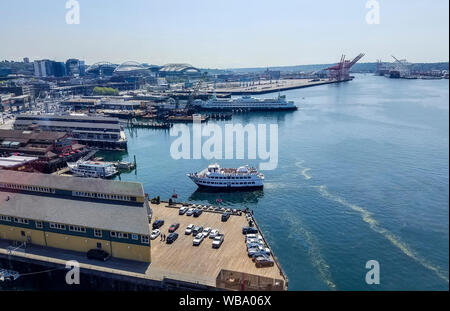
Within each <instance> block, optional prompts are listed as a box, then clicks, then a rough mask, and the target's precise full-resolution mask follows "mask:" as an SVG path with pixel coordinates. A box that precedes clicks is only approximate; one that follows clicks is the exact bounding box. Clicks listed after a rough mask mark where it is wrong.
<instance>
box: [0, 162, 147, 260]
mask: <svg viewBox="0 0 450 311" xmlns="http://www.w3.org/2000/svg"><path fill="white" fill-rule="evenodd" d="M0 202H1V203H0V206H1V208H0V239H3V240H9V241H13V242H16V243H17V244H20V243H25V245H26V244H36V245H40V246H46V247H53V248H59V249H65V250H70V251H76V252H84V253H86V252H87V251H89V250H91V249H102V250H104V251H106V252H108V253H109V254H111V256H112V257H116V258H122V259H129V260H135V261H142V262H150V261H151V254H150V239H149V235H150V226H149V215H150V207H149V204H148V201H147V197H146V196H145V194H144V191H143V188H142V184H140V183H132V182H121V181H111V180H99V179H92V178H78V177H65V176H58V175H46V174H35V173H22V172H15V171H5V170H0ZM22 245H23V244H22Z"/></svg>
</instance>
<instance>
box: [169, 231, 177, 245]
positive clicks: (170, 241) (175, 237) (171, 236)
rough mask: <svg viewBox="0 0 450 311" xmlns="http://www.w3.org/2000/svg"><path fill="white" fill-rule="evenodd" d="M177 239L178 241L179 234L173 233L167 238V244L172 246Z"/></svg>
mask: <svg viewBox="0 0 450 311" xmlns="http://www.w3.org/2000/svg"><path fill="white" fill-rule="evenodd" d="M176 239H178V233H176V232H172V233H170V234H169V235H168V236H167V238H166V243H167V244H172V243H173V242H174V241H175V240H176Z"/></svg>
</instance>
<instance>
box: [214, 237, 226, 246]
mask: <svg viewBox="0 0 450 311" xmlns="http://www.w3.org/2000/svg"><path fill="white" fill-rule="evenodd" d="M224 239H225V236H224V235H223V234H218V235H216V236H215V237H214V240H213V242H212V248H219V247H220V246H221V245H222V243H223V240H224Z"/></svg>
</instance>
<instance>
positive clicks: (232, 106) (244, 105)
mask: <svg viewBox="0 0 450 311" xmlns="http://www.w3.org/2000/svg"><path fill="white" fill-rule="evenodd" d="M194 105H195V106H196V107H197V108H200V109H203V110H297V106H296V105H295V104H294V102H293V101H287V100H286V96H285V95H278V97H277V98H263V99H261V98H254V97H251V96H243V97H240V98H233V99H222V98H217V97H216V96H213V97H212V98H211V99H209V100H207V101H203V100H195V101H194Z"/></svg>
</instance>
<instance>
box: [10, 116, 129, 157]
mask: <svg viewBox="0 0 450 311" xmlns="http://www.w3.org/2000/svg"><path fill="white" fill-rule="evenodd" d="M14 129H16V130H31V129H41V130H43V131H59V132H67V133H69V134H70V135H71V136H72V138H73V139H75V140H77V141H78V142H79V143H81V144H83V145H88V146H95V147H99V148H105V149H126V148H127V139H126V136H125V132H124V131H123V128H122V127H121V126H120V123H119V119H117V118H105V117H95V116H87V115H26V114H21V115H19V116H17V117H16V120H15V121H14Z"/></svg>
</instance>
